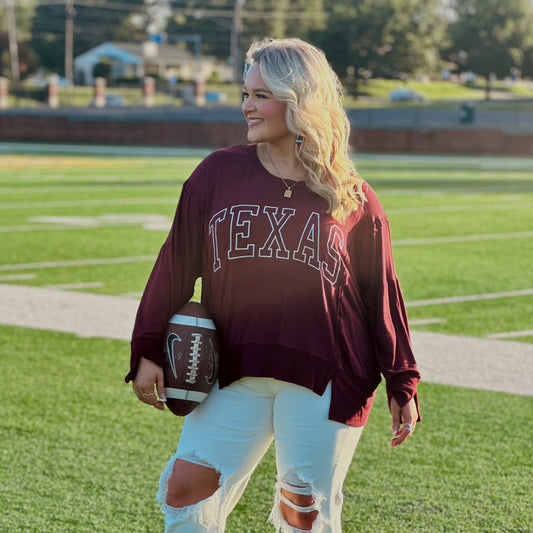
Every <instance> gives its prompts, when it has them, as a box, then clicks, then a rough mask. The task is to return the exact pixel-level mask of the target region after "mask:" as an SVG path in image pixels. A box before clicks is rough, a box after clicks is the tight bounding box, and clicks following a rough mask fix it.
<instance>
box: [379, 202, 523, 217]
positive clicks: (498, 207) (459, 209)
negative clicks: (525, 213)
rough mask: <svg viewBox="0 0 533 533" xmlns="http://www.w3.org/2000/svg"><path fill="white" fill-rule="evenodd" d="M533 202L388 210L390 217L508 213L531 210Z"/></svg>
mask: <svg viewBox="0 0 533 533" xmlns="http://www.w3.org/2000/svg"><path fill="white" fill-rule="evenodd" d="M531 208H533V202H509V203H499V204H475V205H435V206H429V205H428V206H426V207H399V208H397V209H387V214H388V215H423V214H432V213H463V212H464V213H468V212H471V211H507V210H510V209H512V210H514V209H531Z"/></svg>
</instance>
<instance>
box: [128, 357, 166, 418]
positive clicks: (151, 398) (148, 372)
mask: <svg viewBox="0 0 533 533" xmlns="http://www.w3.org/2000/svg"><path fill="white" fill-rule="evenodd" d="M132 386H133V392H134V393H135V394H136V395H137V398H138V399H139V400H141V402H144V403H146V404H148V405H153V406H154V407H155V408H156V409H160V410H161V411H164V410H165V404H164V402H166V401H167V399H166V397H165V386H164V383H163V369H162V368H161V367H160V366H159V365H157V364H156V363H154V362H153V361H150V359H146V357H141V361H140V363H139V367H138V369H137V374H136V375H135V379H134V380H133V382H132ZM154 389H155V391H157V395H156V393H155V392H154ZM158 396H159V398H160V399H158Z"/></svg>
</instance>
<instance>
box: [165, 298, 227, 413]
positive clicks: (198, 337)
mask: <svg viewBox="0 0 533 533" xmlns="http://www.w3.org/2000/svg"><path fill="white" fill-rule="evenodd" d="M163 349H164V352H165V361H164V365H163V374H164V384H165V395H166V397H167V401H166V406H167V407H168V408H169V410H170V411H171V412H172V413H174V414H175V415H177V416H185V415H188V414H189V413H190V412H191V411H192V410H193V409H194V408H196V407H197V406H198V405H200V403H202V402H203V401H204V400H205V398H207V395H208V394H209V392H210V390H211V389H212V388H213V385H214V384H215V381H216V379H217V372H218V358H219V343H218V338H217V332H216V329H215V324H214V322H213V321H212V320H211V318H210V317H209V314H208V313H207V311H206V309H205V308H204V307H203V306H202V305H201V304H199V303H197V302H188V303H187V304H185V305H184V306H183V307H182V308H181V309H180V310H179V311H178V312H177V313H176V314H175V315H173V316H172V317H171V319H170V321H169V323H168V326H167V330H166V332H165V338H164V347H163Z"/></svg>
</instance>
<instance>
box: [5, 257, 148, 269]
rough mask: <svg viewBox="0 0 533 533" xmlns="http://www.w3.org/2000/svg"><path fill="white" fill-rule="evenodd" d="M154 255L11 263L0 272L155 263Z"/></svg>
mask: <svg viewBox="0 0 533 533" xmlns="http://www.w3.org/2000/svg"><path fill="white" fill-rule="evenodd" d="M155 260H156V256H154V255H139V256H135V257H107V258H101V259H76V260H72V261H42V262H40V263H13V264H11V265H0V271H2V270H3V271H8V270H34V269H35V270H37V269H41V268H64V267H78V266H94V265H117V264H121V263H146V262H148V261H152V262H153V261H155Z"/></svg>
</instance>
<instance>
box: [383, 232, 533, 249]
mask: <svg viewBox="0 0 533 533" xmlns="http://www.w3.org/2000/svg"><path fill="white" fill-rule="evenodd" d="M530 237H533V231H514V232H508V233H480V234H474V235H455V236H449V237H427V238H426V237H424V238H420V239H396V240H393V241H392V244H393V246H421V245H425V244H452V243H456V242H473V241H492V240H498V239H529V238H530Z"/></svg>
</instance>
